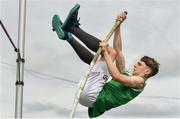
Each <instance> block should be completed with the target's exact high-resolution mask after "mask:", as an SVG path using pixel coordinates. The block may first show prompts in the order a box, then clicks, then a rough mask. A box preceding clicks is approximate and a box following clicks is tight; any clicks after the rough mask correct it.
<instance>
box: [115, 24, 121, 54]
mask: <svg viewBox="0 0 180 119" xmlns="http://www.w3.org/2000/svg"><path fill="white" fill-rule="evenodd" d="M113 48H114V49H115V50H116V51H117V52H119V51H122V39H121V28H120V26H119V27H118V28H117V29H116V31H115V33H114V42H113Z"/></svg>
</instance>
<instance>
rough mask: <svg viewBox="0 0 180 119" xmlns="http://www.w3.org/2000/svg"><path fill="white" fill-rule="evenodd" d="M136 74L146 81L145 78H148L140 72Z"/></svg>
mask: <svg viewBox="0 0 180 119" xmlns="http://www.w3.org/2000/svg"><path fill="white" fill-rule="evenodd" d="M138 76H139V77H141V78H143V79H144V81H146V80H147V79H148V78H147V77H146V76H145V75H144V74H140V75H138Z"/></svg>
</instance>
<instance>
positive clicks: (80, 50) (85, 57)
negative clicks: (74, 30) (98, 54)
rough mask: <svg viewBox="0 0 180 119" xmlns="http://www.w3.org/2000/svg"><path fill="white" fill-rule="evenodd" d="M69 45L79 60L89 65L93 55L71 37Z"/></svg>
mask: <svg viewBox="0 0 180 119" xmlns="http://www.w3.org/2000/svg"><path fill="white" fill-rule="evenodd" d="M69 44H70V45H71V46H72V48H73V49H74V51H75V52H76V54H77V55H78V56H79V58H80V59H81V60H82V61H83V62H85V63H86V64H90V63H91V61H92V60H93V57H94V55H93V54H92V53H91V52H89V51H88V50H87V49H86V48H85V47H84V46H82V45H81V44H80V43H79V42H77V41H76V39H74V38H73V37H72V39H71V41H70V42H69Z"/></svg>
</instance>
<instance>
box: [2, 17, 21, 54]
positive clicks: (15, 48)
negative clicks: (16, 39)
mask: <svg viewBox="0 0 180 119" xmlns="http://www.w3.org/2000/svg"><path fill="white" fill-rule="evenodd" d="M0 24H1V26H2V28H3V30H4V32H5V33H6V36H7V37H8V39H9V41H10V42H11V44H12V46H13V47H14V50H15V51H17V48H16V46H15V45H14V43H13V41H12V40H11V37H10V35H9V34H8V32H7V30H6V28H5V27H4V25H3V23H2V21H1V20H0Z"/></svg>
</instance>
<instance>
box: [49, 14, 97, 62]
mask: <svg viewBox="0 0 180 119" xmlns="http://www.w3.org/2000/svg"><path fill="white" fill-rule="evenodd" d="M61 26H62V22H61V19H60V18H59V16H58V15H54V16H53V19H52V27H53V30H54V31H56V33H57V35H58V37H59V39H63V40H67V41H68V43H69V44H70V45H71V46H72V47H73V49H74V50H75V52H76V53H77V55H78V56H79V58H80V59H81V60H82V61H84V62H85V63H87V64H90V63H91V61H92V60H93V57H94V55H93V54H92V53H91V52H89V51H88V50H87V49H86V48H85V47H84V46H82V45H81V44H80V43H78V42H77V41H76V40H75V39H74V38H73V36H72V35H71V33H69V32H66V31H64V30H63V29H62V28H61Z"/></svg>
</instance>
